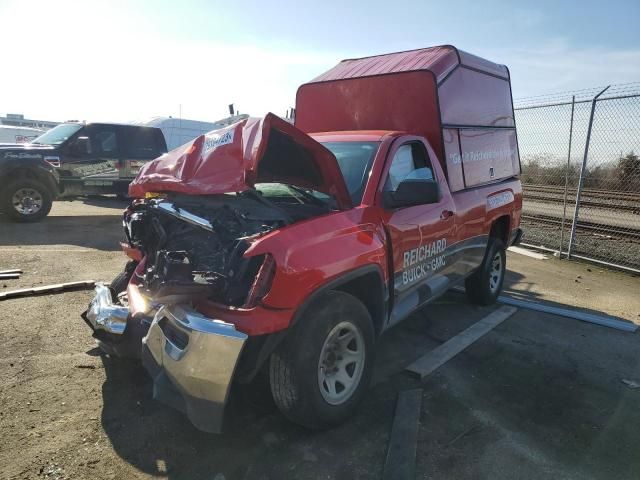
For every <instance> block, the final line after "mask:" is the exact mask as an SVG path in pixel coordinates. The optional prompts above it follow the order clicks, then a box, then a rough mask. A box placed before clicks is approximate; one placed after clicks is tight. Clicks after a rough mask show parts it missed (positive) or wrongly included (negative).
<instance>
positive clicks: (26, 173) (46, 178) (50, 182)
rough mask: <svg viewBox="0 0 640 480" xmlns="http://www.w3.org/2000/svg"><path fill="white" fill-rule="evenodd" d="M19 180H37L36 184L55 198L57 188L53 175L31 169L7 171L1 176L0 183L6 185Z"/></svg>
mask: <svg viewBox="0 0 640 480" xmlns="http://www.w3.org/2000/svg"><path fill="white" fill-rule="evenodd" d="M19 178H28V179H30V180H37V181H38V182H40V183H42V184H43V185H44V186H45V187H46V188H47V189H49V191H50V192H51V195H52V196H53V197H55V196H56V195H57V193H58V188H57V185H56V181H55V179H54V178H53V175H52V174H51V173H48V172H44V171H38V170H35V169H33V168H14V169H12V170H9V171H8V172H6V173H4V174H3V175H2V177H1V179H0V183H2V184H3V185H6V184H7V183H9V182H11V181H14V180H17V179H19Z"/></svg>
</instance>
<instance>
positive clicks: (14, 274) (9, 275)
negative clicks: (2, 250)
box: [0, 273, 20, 280]
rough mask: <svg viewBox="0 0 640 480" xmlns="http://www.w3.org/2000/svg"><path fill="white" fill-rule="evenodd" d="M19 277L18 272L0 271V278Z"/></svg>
mask: <svg viewBox="0 0 640 480" xmlns="http://www.w3.org/2000/svg"><path fill="white" fill-rule="evenodd" d="M16 278H20V274H19V273H0V280H13V279H16Z"/></svg>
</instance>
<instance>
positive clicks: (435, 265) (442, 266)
mask: <svg viewBox="0 0 640 480" xmlns="http://www.w3.org/2000/svg"><path fill="white" fill-rule="evenodd" d="M432 159H433V161H432ZM406 179H425V180H436V181H437V182H438V183H439V186H440V189H441V198H440V200H439V201H438V202H437V203H430V204H421V205H412V206H408V207H400V208H395V209H390V208H385V207H384V205H383V211H384V213H383V222H384V225H385V229H386V230H387V235H388V238H389V239H390V241H391V252H392V257H393V258H392V262H393V305H392V309H391V315H390V320H389V323H390V324H393V323H396V322H398V321H400V320H402V319H403V318H405V317H406V316H407V315H409V314H410V313H411V312H412V311H413V310H415V309H416V308H418V307H420V306H421V305H424V304H425V303H426V302H428V301H429V300H431V299H433V298H435V297H437V296H438V295H439V294H441V293H442V292H444V291H445V290H447V289H448V288H449V287H450V285H451V283H452V281H453V278H452V276H451V273H452V272H453V270H454V269H453V268H452V265H451V258H450V253H451V249H450V246H451V245H452V244H453V243H454V237H455V223H456V222H455V207H454V203H453V199H452V197H451V194H450V192H449V188H448V186H447V183H446V180H445V178H444V174H443V172H442V170H441V168H440V165H439V163H438V161H437V159H435V156H434V154H433V151H431V149H430V148H428V147H427V145H425V143H424V142H423V141H421V140H420V139H419V138H416V139H415V140H408V141H405V142H403V143H401V144H399V145H397V146H396V147H395V148H392V149H391V151H390V152H389V156H388V159H387V173H386V178H385V177H384V175H383V185H384V186H383V189H382V191H383V192H385V191H387V192H389V191H391V192H393V191H395V189H397V187H398V185H399V184H400V182H402V181H403V180H406Z"/></svg>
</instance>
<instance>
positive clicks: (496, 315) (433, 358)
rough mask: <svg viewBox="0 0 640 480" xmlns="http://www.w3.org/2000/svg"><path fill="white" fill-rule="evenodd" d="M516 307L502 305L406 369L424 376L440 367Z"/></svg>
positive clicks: (510, 313)
mask: <svg viewBox="0 0 640 480" xmlns="http://www.w3.org/2000/svg"><path fill="white" fill-rule="evenodd" d="M517 310H518V309H517V308H515V307H507V306H505V307H500V308H498V309H497V310H494V311H493V312H491V313H490V314H489V315H487V316H486V317H484V318H483V319H482V320H479V321H478V322H476V323H475V324H473V325H472V326H470V327H469V328H467V329H466V330H465V331H463V332H461V333H459V334H458V335H456V336H455V337H453V338H452V339H450V340H447V341H446V342H445V343H443V344H442V345H440V346H439V347H437V348H435V349H434V350H432V351H430V352H429V353H427V354H426V355H424V356H422V357H420V358H419V359H418V360H416V361H415V362H413V363H412V364H411V365H409V366H408V367H407V368H406V370H408V371H410V372H412V373H415V374H416V375H419V376H420V378H424V377H426V376H427V375H429V374H430V373H432V372H433V371H434V370H436V369H438V368H439V367H441V366H442V365H444V364H445V363H447V362H448V361H449V360H451V359H452V358H453V357H455V356H456V355H457V354H459V353H460V352H462V351H463V350H464V349H465V348H467V347H468V346H469V345H471V344H473V343H474V342H475V341H477V340H478V339H479V338H481V337H483V336H484V335H486V334H487V333H489V332H490V331H491V330H493V329H494V328H495V327H497V326H498V325H500V324H501V323H502V322H504V321H505V320H506V319H507V318H509V317H510V316H511V315H513V314H514V313H516V311H517Z"/></svg>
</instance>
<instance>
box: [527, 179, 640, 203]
mask: <svg viewBox="0 0 640 480" xmlns="http://www.w3.org/2000/svg"><path fill="white" fill-rule="evenodd" d="M522 188H523V190H524V191H525V195H526V192H536V193H551V194H555V195H559V196H560V197H563V196H564V187H563V186H560V185H558V186H556V185H533V184H530V183H528V184H522ZM576 194H577V189H576V188H573V187H570V188H568V189H567V196H568V199H569V198H571V197H573V198H575V196H576ZM582 197H583V198H584V197H589V198H603V199H607V200H622V201H627V202H636V203H638V204H640V193H637V192H615V191H610V190H599V189H593V188H584V189H583V190H582Z"/></svg>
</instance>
